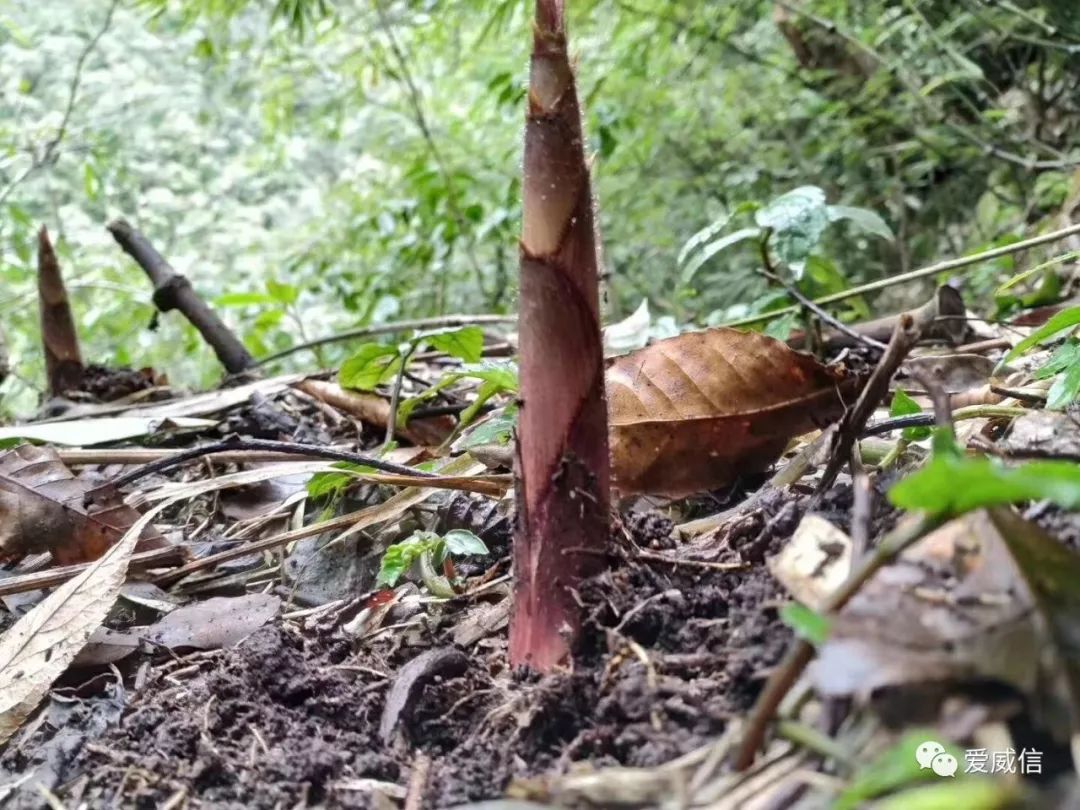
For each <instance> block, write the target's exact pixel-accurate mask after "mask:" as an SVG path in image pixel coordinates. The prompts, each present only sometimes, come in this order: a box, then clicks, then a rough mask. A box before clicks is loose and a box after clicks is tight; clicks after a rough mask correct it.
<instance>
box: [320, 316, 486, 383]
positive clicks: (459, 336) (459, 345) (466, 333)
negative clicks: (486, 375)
mask: <svg viewBox="0 0 1080 810" xmlns="http://www.w3.org/2000/svg"><path fill="white" fill-rule="evenodd" d="M424 346H427V347H430V348H432V349H435V350H436V351H441V352H446V354H448V355H450V356H451V357H457V358H458V359H460V360H463V361H465V362H466V363H477V362H479V361H480V358H481V356H482V354H483V349H484V332H483V330H482V329H480V327H479V326H463V327H459V328H453V329H439V330H434V331H430V332H420V333H418V334H415V335H413V336H412V337H411V338H409V339H408V340H406V341H403V342H402V343H399V344H397V345H393V346H391V345H388V344H385V343H364V344H362V345H361V346H360V347H359V348H357V350H356V351H355V352H353V355H352V357H350V358H349V359H348V360H346V361H345V362H344V363H343V364H342V366H341V370H340V371H339V372H338V382H339V383H340V384H341V387H342V388H353V389H355V390H358V391H373V390H375V388H377V387H378V386H380V385H383V384H384V383H388V382H390V381H391V380H392V379H394V377H396V376H397V375H398V373H399V372H400V371H401V370H402V369H403V368H404V367H405V366H406V365H408V362H409V360H410V359H411V358H412V356H413V355H414V354H415V353H416V352H417V351H418V350H419V349H420V348H421V347H424Z"/></svg>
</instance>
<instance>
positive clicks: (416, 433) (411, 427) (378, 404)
mask: <svg viewBox="0 0 1080 810" xmlns="http://www.w3.org/2000/svg"><path fill="white" fill-rule="evenodd" d="M294 387H295V388H297V389H298V390H300V391H303V392H304V393H305V394H307V395H308V396H312V397H315V398H316V399H318V400H321V401H322V402H325V403H326V404H327V405H330V406H331V407H334V408H337V409H338V410H340V411H344V412H345V413H347V414H350V415H351V416H354V417H356V418H357V419H359V420H361V421H363V422H367V423H368V424H371V425H375V426H376V427H380V428H383V429H384V430H385V429H386V423H387V422H388V421H389V420H390V403H389V402H388V401H387V400H386V398H385V397H381V396H379V395H378V394H372V393H369V392H367V391H350V390H349V389H347V388H342V387H341V386H340V385H338V384H337V383H332V382H324V381H322V380H303V381H301V382H298V383H297V384H296V385H295V386H294ZM454 424H455V423H454V419H453V418H452V417H450V416H433V417H426V418H424V419H410V420H409V424H408V425H406V426H405V427H404V428H401V429H397V430H395V431H394V432H395V434H396V435H398V436H400V437H401V438H403V439H406V440H407V441H410V442H412V443H413V444H422V445H423V444H428V445H436V444H441V443H442V442H443V441H444V440H445V439H446V437H447V436H449V435H450V434H451V433H452V432H453V430H454Z"/></svg>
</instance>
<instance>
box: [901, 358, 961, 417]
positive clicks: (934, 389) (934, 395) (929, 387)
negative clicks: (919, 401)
mask: <svg viewBox="0 0 1080 810" xmlns="http://www.w3.org/2000/svg"><path fill="white" fill-rule="evenodd" d="M909 373H910V375H911V379H913V380H915V382H917V383H918V384H919V385H921V386H922V387H923V390H924V391H926V393H927V395H929V397H930V402H931V403H933V406H934V426H935V427H939V428H951V427H952V426H953V419H952V402H951V396H950V395H949V392H948V391H946V390H945V386H944V385H942V384H941V381H940V380H937V379H935V378H934V377H933V375H931V374H927V373H926V372H925V370H924V369H921V368H917V367H916V368H911V369H910V371H909Z"/></svg>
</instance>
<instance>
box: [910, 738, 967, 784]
mask: <svg viewBox="0 0 1080 810" xmlns="http://www.w3.org/2000/svg"><path fill="white" fill-rule="evenodd" d="M915 761H916V762H918V763H919V767H920V768H922V769H926V768H929V769H930V770H932V771H933V772H934V773H936V774H937V775H938V776H955V775H956V769H957V767H958V763H957V762H956V757H954V756H953V755H952V754H950V753H949V752H948V751H946V750H945V746H944V745H942V744H941V743H939V742H937V741H936V740H927V741H926V742H924V743H923V744H922V745H920V746H919V747H918V748H916V749H915Z"/></svg>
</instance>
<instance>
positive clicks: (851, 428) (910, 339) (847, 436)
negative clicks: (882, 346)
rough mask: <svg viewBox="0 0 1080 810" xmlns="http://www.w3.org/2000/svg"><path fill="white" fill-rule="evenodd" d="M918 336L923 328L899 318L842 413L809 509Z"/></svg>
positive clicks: (828, 484)
mask: <svg viewBox="0 0 1080 810" xmlns="http://www.w3.org/2000/svg"><path fill="white" fill-rule="evenodd" d="M921 333H922V325H921V324H920V323H918V322H917V321H916V319H915V318H914V317H913V316H912V315H911V314H906V315H902V316H901V317H900V320H899V321H897V323H896V329H895V330H893V336H892V340H890V341H889V347H888V349H886V351H885V354H883V355H882V356H881V360H879V361H878V364H877V366H876V367H875V368H874V373H873V374H871V375H870V379H869V380H868V381H867V383H866V386H865V387H864V388H863V390H862V393H861V394H859V399H858V401H857V402H856V403H855V405H854V407H852V408H851V409H850V410H849V411H848V412H847V413H845V414H844V416H843V418H842V419H841V420H840V424H839V425H838V426H837V428H836V433H835V434H834V437H833V445H832V450H831V453H830V455H829V463H828V465H827V466H826V467H825V472H824V473H823V474H822V477H821V481H820V482H819V484H818V488H817V491H816V492H815V493H814V497H813V499H812V500H811V502H810V506H809V508H810V509H811V510H813V509H816V508H817V505H818V504H819V503H820V502H821V498H822V497H823V496H824V494H825V492H826V490H828V488H829V487H831V486H832V484H833V481H835V480H836V476H837V475H838V474H839V473H840V469H841V468H842V467H843V466H844V464H845V463H846V462H847V460H848V459H849V458H850V457H851V449H852V447H854V446H855V441H856V439H857V438H858V437H859V434H861V433H862V431H863V428H864V427H865V426H866V422H867V420H868V419H869V418H870V416H871V415H872V414H873V413H874V409H875V408H877V406H878V403H879V402H881V400H882V398H884V397H885V395H886V394H888V392H889V382H890V381H891V380H892V377H893V374H895V373H896V370H897V369H898V368H900V364H901V363H903V362H904V358H905V357H907V355H908V352H910V351H911V348H912V347H913V346H914V345H915V344H916V343H917V342H918V341H919V335H920V334H921Z"/></svg>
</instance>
